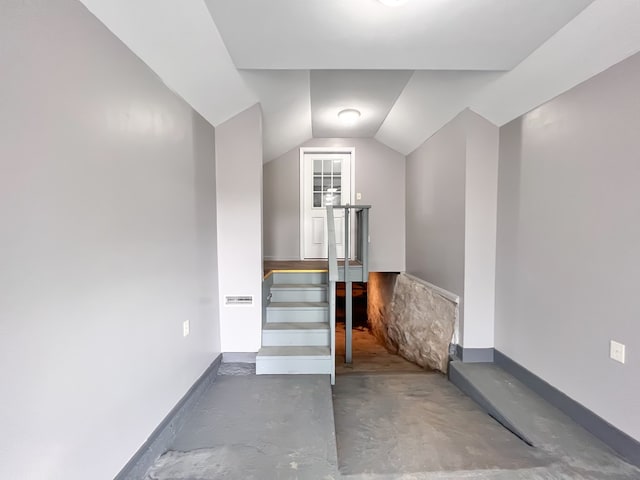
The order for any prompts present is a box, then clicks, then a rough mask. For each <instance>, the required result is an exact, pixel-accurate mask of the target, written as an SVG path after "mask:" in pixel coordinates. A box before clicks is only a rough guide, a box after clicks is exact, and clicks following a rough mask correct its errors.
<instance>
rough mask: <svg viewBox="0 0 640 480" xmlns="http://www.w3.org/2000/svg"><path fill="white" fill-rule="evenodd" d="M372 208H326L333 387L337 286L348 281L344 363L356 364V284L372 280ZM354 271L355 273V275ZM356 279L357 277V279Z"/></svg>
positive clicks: (328, 206)
mask: <svg viewBox="0 0 640 480" xmlns="http://www.w3.org/2000/svg"><path fill="white" fill-rule="evenodd" d="M370 208H371V205H349V204H347V205H327V243H328V247H329V253H328V260H329V322H330V328H331V365H332V366H331V384H332V385H333V384H335V378H336V371H335V361H336V283H337V282H338V281H340V279H341V278H342V279H343V281H344V282H345V363H351V362H352V361H353V354H352V351H353V349H352V342H353V339H352V330H353V281H354V280H356V281H360V282H367V281H368V278H369V209H370ZM334 209H344V265H343V266H340V265H339V264H338V256H337V238H336V228H335V216H334V212H333V211H334ZM352 210H354V211H355V215H356V225H355V227H356V230H355V238H356V244H355V255H354V260H355V263H356V264H357V267H356V268H355V269H352V268H351V251H350V250H351V211H352ZM354 270H355V272H354ZM341 273H342V275H341ZM354 277H355V278H354Z"/></svg>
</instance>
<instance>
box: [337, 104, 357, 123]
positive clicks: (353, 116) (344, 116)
mask: <svg viewBox="0 0 640 480" xmlns="http://www.w3.org/2000/svg"><path fill="white" fill-rule="evenodd" d="M359 118H360V111H359V110H356V109H355V108H347V109H345V110H340V111H339V112H338V120H340V121H341V122H342V123H343V124H344V125H353V124H354V123H356V122H357V121H358V119H359Z"/></svg>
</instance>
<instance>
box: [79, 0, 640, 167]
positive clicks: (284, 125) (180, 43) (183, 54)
mask: <svg viewBox="0 0 640 480" xmlns="http://www.w3.org/2000/svg"><path fill="white" fill-rule="evenodd" d="M82 1H83V3H84V4H85V5H87V7H88V8H89V10H91V11H92V12H93V13H94V14H95V15H96V16H97V17H98V18H99V19H100V20H101V21H102V22H103V23H104V24H105V25H106V26H107V27H108V28H109V29H111V31H112V32H113V33H114V34H115V35H117V36H118V37H119V38H120V39H121V40H122V41H123V42H124V43H125V44H126V45H128V46H129V48H130V49H131V50H132V51H133V52H134V53H136V54H137V55H138V56H139V57H140V58H141V59H142V60H143V61H145V62H146V63H147V64H148V65H149V66H150V67H151V68H152V69H153V70H154V71H155V72H156V73H157V74H158V75H159V76H160V77H161V78H162V79H163V80H164V81H165V83H166V84H167V85H168V86H169V87H170V88H171V89H173V90H174V91H175V92H176V93H178V94H179V95H181V96H182V97H183V98H184V99H185V100H186V101H187V102H188V103H190V104H191V106H192V107H193V108H194V109H195V110H197V111H198V112H200V113H201V114H202V115H203V116H204V117H205V118H206V119H207V120H209V121H210V122H211V123H212V124H213V125H214V126H217V125H219V124H220V123H221V122H223V121H225V120H226V119H228V118H230V117H231V116H233V115H234V114H236V113H239V112H241V111H242V110H244V109H246V108H248V107H249V106H251V105H252V104H254V103H255V102H256V101H259V102H260V104H261V106H262V111H263V134H264V160H265V161H269V160H272V159H274V158H277V157H278V156H280V155H282V154H283V153H285V152H287V151H288V150H290V149H292V148H294V147H296V146H298V145H299V144H301V143H303V142H304V141H306V140H308V139H309V138H311V137H312V136H315V137H325V136H331V137H333V136H335V137H356V136H364V137H375V138H376V139H378V140H379V141H381V142H383V143H385V144H387V145H389V146H390V147H391V148H394V149H396V150H397V151H399V152H401V153H403V154H408V153H410V152H411V151H412V150H414V149H415V148H416V147H417V146H419V145H420V144H421V143H422V142H424V141H425V140H426V139H427V138H429V137H430V136H431V135H433V134H434V133H435V132H436V131H437V130H439V129H440V128H441V127H442V126H443V125H444V124H446V123H447V122H448V121H450V120H451V119H452V118H453V117H454V116H455V115H457V114H458V113H459V112H460V111H461V110H463V109H465V108H471V109H473V110H474V111H476V112H477V113H479V114H481V115H483V116H484V117H486V118H487V119H489V120H490V121H492V122H493V123H495V124H496V125H503V124H504V123H506V122H508V121H510V120H512V119H514V118H516V117H518V116H519V115H521V114H523V113H525V112H527V111H529V110H531V109H532V108H535V107H536V106H538V105H540V104H542V103H544V102H545V101H547V100H549V99H551V98H553V97H554V96H556V95H559V94H560V93H562V92H564V91H566V90H568V89H570V88H571V87H573V86H575V85H577V84H578V83H580V82H582V81H584V80H587V79H588V78H590V77H592V76H593V75H595V74H597V73H599V72H601V71H603V70H605V69H606V68H608V67H610V66H611V65H613V64H615V63H617V62H619V61H621V60H623V59H625V58H627V57H628V56H630V55H632V54H634V53H636V52H638V51H640V28H639V27H638V26H639V25H640V0H594V1H591V0H482V1H480V0H476V1H470V0H409V1H408V3H407V4H406V5H404V6H402V7H396V8H390V7H385V6H383V5H382V4H380V3H379V2H378V1H377V0H268V1H267V0H233V1H230V0H182V1H181V2H175V1H174V0H136V1H135V2H131V1H130V0H82ZM205 5H206V6H205ZM207 7H208V9H209V10H207ZM585 7H586V8H585ZM238 68H240V70H238ZM342 108H356V109H358V110H360V111H361V112H362V117H361V121H360V122H359V123H358V125H357V126H356V127H355V128H345V127H343V126H340V124H339V122H338V119H337V112H338V111H339V110H340V109H342Z"/></svg>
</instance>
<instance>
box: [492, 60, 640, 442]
mask: <svg viewBox="0 0 640 480" xmlns="http://www.w3.org/2000/svg"><path fill="white" fill-rule="evenodd" d="M638 85H640V55H635V56H633V57H631V58H629V59H628V60H626V61H624V62H623V63H621V64H618V65H616V66H614V67H612V68H611V69H610V70H607V71H605V72H603V73H602V74H600V75H598V76H597V77H594V78H593V79H591V80H589V81H587V82H585V83H584V84H582V85H580V86H578V87H576V88H574V89H573V90H570V91H569V92H567V93H565V94H563V95H561V96H560V97H558V98H556V99H554V100H552V101H550V102H548V103H546V104H544V105H542V106H541V107H538V108H536V109H535V110H533V111H532V112H530V113H528V114H526V115H524V116H523V117H521V118H519V119H517V120H515V121H513V122H511V123H509V124H507V125H506V126H504V127H503V128H502V129H501V131H500V173H499V200H498V205H499V207H498V212H499V214H498V251H497V276H496V331H495V335H496V347H497V348H498V349H499V350H500V351H502V352H503V353H505V354H506V355H508V356H509V357H511V358H512V359H513V360H515V361H516V362H518V363H520V364H522V365H523V366H524V367H525V368H527V369H529V370H530V371H532V372H533V373H535V374H536V375H538V376H540V377H542V378H543V379H545V380H546V381H547V382H549V383H550V384H551V385H553V386H554V387H556V388H558V389H560V390H562V391H563V392H564V393H566V394H567V395H569V396H570V397H572V398H573V399H575V400H577V401H578V402H580V403H582V404H583V405H584V406H585V407H587V408H589V409H591V410H592V411H593V412H595V413H596V414H598V415H600V416H602V417H603V418H604V419H605V420H607V421H609V422H610V423H611V424H613V425H614V426H616V427H617V428H619V429H620V430H622V431H624V432H626V433H627V434H629V435H631V436H632V437H634V438H635V439H637V440H640V409H639V408H638V397H639V396H640V383H639V382H638V378H640V355H638V352H640V321H639V320H640V302H639V301H638V272H640V196H639V193H638V192H639V191H640V190H639V188H638V185H640V161H639V159H638V152H639V148H638V145H639V144H638V132H639V131H640V96H639V95H638ZM610 339H615V340H617V341H620V342H622V343H625V344H626V347H627V363H626V364H625V365H622V364H619V363H616V362H614V361H612V360H610V359H609V340H610Z"/></svg>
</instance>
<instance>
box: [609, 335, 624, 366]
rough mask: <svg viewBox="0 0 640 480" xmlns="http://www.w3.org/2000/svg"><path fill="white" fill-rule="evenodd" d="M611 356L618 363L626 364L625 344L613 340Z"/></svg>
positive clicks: (610, 348)
mask: <svg viewBox="0 0 640 480" xmlns="http://www.w3.org/2000/svg"><path fill="white" fill-rule="evenodd" d="M609 356H610V357H611V359H612V360H615V361H616V362H620V363H624V357H625V347H624V344H622V343H619V342H615V341H613V340H611V344H610V346H609Z"/></svg>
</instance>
